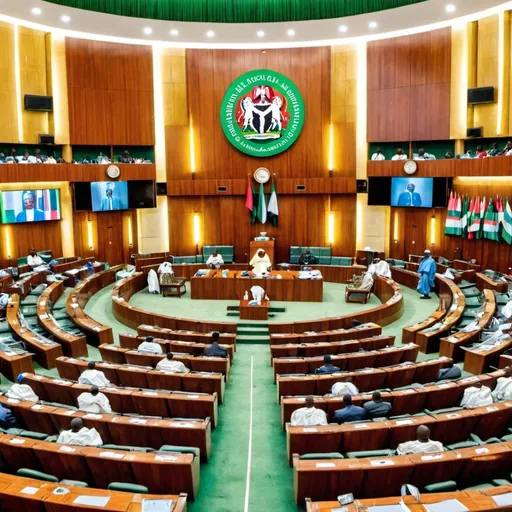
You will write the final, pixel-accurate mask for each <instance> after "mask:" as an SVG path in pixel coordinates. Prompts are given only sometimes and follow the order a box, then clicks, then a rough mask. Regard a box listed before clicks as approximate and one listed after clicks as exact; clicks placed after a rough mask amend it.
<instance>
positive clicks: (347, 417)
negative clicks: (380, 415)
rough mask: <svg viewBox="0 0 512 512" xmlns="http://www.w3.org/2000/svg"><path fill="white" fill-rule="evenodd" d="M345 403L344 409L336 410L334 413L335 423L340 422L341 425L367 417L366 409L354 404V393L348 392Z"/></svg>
mask: <svg viewBox="0 0 512 512" xmlns="http://www.w3.org/2000/svg"><path fill="white" fill-rule="evenodd" d="M343 403H344V404H345V407H344V408H343V409H338V410H337V411H334V415H333V417H332V422H333V423H338V425H341V424H342V423H346V422H347V421H359V420H364V419H366V414H365V412H364V409H363V408H362V407H358V406H357V405H353V404H352V395H349V394H348V393H347V394H346V395H344V396H343Z"/></svg>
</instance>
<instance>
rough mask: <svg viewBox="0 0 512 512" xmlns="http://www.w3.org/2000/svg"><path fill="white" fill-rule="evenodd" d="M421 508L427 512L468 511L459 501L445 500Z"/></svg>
mask: <svg viewBox="0 0 512 512" xmlns="http://www.w3.org/2000/svg"><path fill="white" fill-rule="evenodd" d="M423 506H424V507H425V509H426V510H428V511H429V512H462V511H464V510H469V509H467V508H466V507H465V506H464V505H463V504H462V503H461V502H460V501H459V500H445V501H440V502H439V503H432V504H430V505H423Z"/></svg>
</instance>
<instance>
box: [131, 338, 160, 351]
mask: <svg viewBox="0 0 512 512" xmlns="http://www.w3.org/2000/svg"><path fill="white" fill-rule="evenodd" d="M154 339H155V338H153V336H146V339H145V341H143V342H142V343H141V344H140V345H139V346H138V347H137V350H139V351H140V352H150V353H151V354H163V353H164V351H163V350H162V345H160V343H156V342H155V341H153V340H154Z"/></svg>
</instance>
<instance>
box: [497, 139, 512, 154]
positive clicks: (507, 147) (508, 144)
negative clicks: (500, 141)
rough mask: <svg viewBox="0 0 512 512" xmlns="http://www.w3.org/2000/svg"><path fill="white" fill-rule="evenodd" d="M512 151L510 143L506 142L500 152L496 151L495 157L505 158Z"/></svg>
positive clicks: (511, 142)
mask: <svg viewBox="0 0 512 512" xmlns="http://www.w3.org/2000/svg"><path fill="white" fill-rule="evenodd" d="M511 149H512V141H510V140H509V141H508V142H507V143H506V144H505V147H504V148H503V149H502V150H501V151H498V154H497V155H496V156H506V155H507V153H508V152H509V151H510V150H511Z"/></svg>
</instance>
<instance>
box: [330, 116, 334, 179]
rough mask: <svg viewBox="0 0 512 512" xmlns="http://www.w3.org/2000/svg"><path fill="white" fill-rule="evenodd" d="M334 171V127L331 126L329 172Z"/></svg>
mask: <svg viewBox="0 0 512 512" xmlns="http://www.w3.org/2000/svg"><path fill="white" fill-rule="evenodd" d="M333 170H334V125H333V124H332V123H331V124H330V125H329V171H333Z"/></svg>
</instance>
